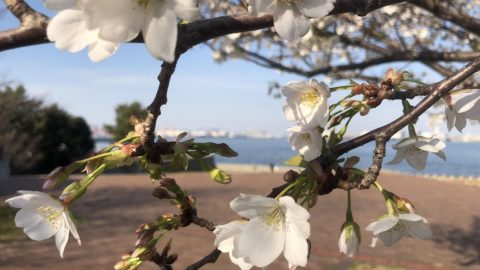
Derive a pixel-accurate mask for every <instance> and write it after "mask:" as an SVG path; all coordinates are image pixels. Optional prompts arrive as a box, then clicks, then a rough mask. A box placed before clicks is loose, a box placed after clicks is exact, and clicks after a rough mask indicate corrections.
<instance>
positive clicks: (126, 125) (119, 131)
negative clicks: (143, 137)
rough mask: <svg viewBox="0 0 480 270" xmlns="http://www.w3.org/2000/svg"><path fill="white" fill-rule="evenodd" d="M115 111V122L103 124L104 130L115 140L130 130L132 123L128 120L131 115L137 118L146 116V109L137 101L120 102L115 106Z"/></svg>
mask: <svg viewBox="0 0 480 270" xmlns="http://www.w3.org/2000/svg"><path fill="white" fill-rule="evenodd" d="M115 113H116V117H115V124H114V125H105V126H104V128H105V130H106V131H107V132H108V133H110V134H111V135H112V136H113V138H114V140H115V141H118V140H120V139H122V138H123V137H125V135H127V133H128V132H130V131H131V129H132V125H131V123H130V121H129V119H130V117H131V116H135V117H136V118H138V119H145V117H147V110H146V109H145V108H144V107H143V106H142V104H140V103H139V102H132V103H130V104H120V105H118V106H117V107H116V108H115Z"/></svg>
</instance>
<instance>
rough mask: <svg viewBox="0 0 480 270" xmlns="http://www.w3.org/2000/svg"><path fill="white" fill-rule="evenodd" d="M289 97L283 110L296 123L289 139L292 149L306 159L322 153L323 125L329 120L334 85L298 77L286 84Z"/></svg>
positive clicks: (283, 92)
mask: <svg viewBox="0 0 480 270" xmlns="http://www.w3.org/2000/svg"><path fill="white" fill-rule="evenodd" d="M282 94H283V95H284V96H285V97H286V103H285V105H284V106H283V113H284V115H285V117H286V119H287V120H288V121H292V122H295V126H293V127H292V128H290V129H288V131H289V132H290V136H289V138H288V141H289V142H290V144H291V145H292V149H293V150H296V151H298V152H299V153H300V154H301V155H303V159H304V160H305V161H311V160H313V159H315V158H316V157H318V156H320V154H321V151H322V141H323V138H322V128H324V127H325V126H326V124H327V122H328V115H329V111H328V103H327V99H328V98H329V97H330V89H329V88H328V86H327V85H326V84H325V83H323V82H318V81H316V80H314V79H312V80H310V81H309V82H308V83H306V82H302V81H294V82H290V83H288V84H286V85H285V86H283V88H282Z"/></svg>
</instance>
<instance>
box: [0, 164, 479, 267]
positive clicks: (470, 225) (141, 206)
mask: <svg viewBox="0 0 480 270" xmlns="http://www.w3.org/2000/svg"><path fill="white" fill-rule="evenodd" d="M171 177H174V178H176V179H177V181H178V182H179V183H180V184H181V185H182V186H183V187H184V188H185V189H186V190H188V191H189V192H190V193H191V194H193V195H194V196H196V198H197V201H198V203H197V205H198V209H199V211H200V212H199V215H200V216H202V217H206V218H208V219H210V220H212V221H214V222H215V223H217V224H223V223H227V222H229V221H230V220H232V219H234V218H235V217H236V216H235V214H234V213H233V212H231V211H230V209H229V207H228V204H226V202H229V201H230V200H231V199H233V198H235V197H236V196H237V195H238V193H240V192H242V193H247V194H266V193H268V192H269V190H270V187H271V186H273V185H278V184H280V183H281V182H280V181H281V179H282V177H281V175H279V174H270V173H266V174H247V173H241V174H235V175H234V182H233V183H232V184H230V185H227V186H222V185H220V184H216V183H212V182H211V181H210V180H209V179H208V177H207V176H206V175H205V174H203V173H180V174H172V175H171ZM32 181H34V180H32ZM381 181H382V182H383V184H384V186H385V188H388V189H391V190H392V191H395V192H396V193H397V194H399V195H403V196H406V197H408V198H409V199H410V200H411V201H412V202H414V203H415V206H416V207H417V210H418V212H419V214H421V215H422V216H424V217H426V218H427V219H428V220H429V222H430V223H431V226H432V228H433V230H434V232H435V237H434V239H433V240H432V241H419V240H412V239H402V240H401V241H400V242H399V243H398V244H396V245H395V246H393V247H391V248H385V247H383V245H381V244H380V245H378V246H377V247H376V248H374V249H372V248H370V247H369V246H368V245H369V244H370V240H371V236H370V235H369V233H368V232H366V231H362V236H363V243H362V246H361V251H360V255H359V256H358V257H357V258H355V259H354V260H351V259H348V258H346V257H344V256H342V255H340V254H339V253H338V248H337V241H338V236H339V230H340V229H339V228H340V226H341V224H342V223H343V222H344V217H345V214H344V211H345V205H346V193H345V192H342V191H334V192H332V194H330V195H327V196H323V197H321V198H319V200H318V204H317V206H316V207H315V208H314V209H313V210H312V219H311V223H312V238H311V241H312V254H311V259H310V262H309V264H308V267H307V269H353V266H355V265H357V266H358V265H359V264H364V263H365V264H370V265H375V264H379V265H387V266H388V265H395V266H399V267H401V268H400V269H413V270H429V269H436V270H440V269H480V210H479V209H480V196H478V193H479V191H480V188H478V187H474V186H466V185H461V184H452V183H444V182H437V181H429V180H425V179H420V178H415V177H411V176H402V175H394V174H385V175H384V176H383V177H381ZM151 188H152V184H151V182H150V181H149V180H148V179H147V178H146V177H145V176H143V175H142V176H140V175H117V176H103V177H101V178H100V179H98V181H97V182H96V183H95V184H94V186H93V188H92V189H91V190H90V191H89V192H88V193H87V195H86V196H85V198H84V199H83V200H82V201H80V202H79V205H77V206H76V207H75V209H74V212H75V214H76V216H77V217H78V218H79V220H80V222H81V223H80V225H79V232H80V236H81V238H82V246H81V247H79V246H78V245H77V244H76V243H75V242H74V241H70V242H69V243H68V245H67V248H66V251H65V259H63V260H61V259H60V258H59V256H58V252H57V250H56V248H55V245H54V242H53V240H51V239H50V240H48V241H43V242H34V241H29V240H25V241H16V242H13V243H1V242H0V269H4V270H20V269H22V270H23V269H48V270H63V269H69V270H80V269H95V270H96V269H113V265H114V263H115V262H116V261H117V260H118V259H119V257H120V256H121V254H123V253H125V252H128V251H129V249H130V248H132V246H133V243H134V242H135V234H134V231H135V229H136V227H137V226H138V225H139V224H141V223H147V222H150V221H151V220H153V219H154V218H155V217H156V216H158V215H161V214H162V213H165V212H168V211H175V209H174V208H172V207H171V206H170V205H168V203H167V202H166V201H159V200H157V199H155V198H153V197H151V195H150V191H151ZM352 196H353V203H354V215H355V218H356V221H357V222H358V223H359V224H360V226H361V227H362V228H364V227H365V226H366V225H367V224H368V223H369V222H370V221H371V220H372V219H374V218H376V217H378V216H379V215H382V214H384V213H385V211H386V210H385V205H384V203H383V202H382V198H381V195H380V194H379V193H378V192H377V191H375V190H368V191H362V192H353V193H352ZM171 236H172V237H173V240H174V241H173V249H174V250H175V251H176V252H177V253H178V254H179V257H180V259H179V261H178V262H177V263H176V269H184V267H185V266H186V265H188V264H189V263H191V262H193V261H195V260H197V259H199V258H201V257H202V256H203V255H205V254H206V253H207V252H209V251H210V250H212V248H213V247H212V244H213V239H214V237H213V235H212V234H211V233H210V232H207V231H205V230H204V229H201V228H197V227H193V226H192V227H191V228H187V229H182V231H181V232H180V233H178V232H177V233H173V234H171ZM166 240H168V238H166ZM141 269H156V268H155V267H154V266H152V265H145V266H143V268H141ZM205 269H238V268H237V267H235V266H232V264H231V263H230V262H229V260H228V256H221V258H220V260H219V262H218V263H217V264H215V265H211V266H209V267H206V268H205ZM269 269H287V267H286V262H284V261H283V260H279V261H278V262H276V263H275V264H274V266H272V267H271V268H269ZM355 269H361V268H355ZM384 269H385V268H384ZM395 269H397V268H395Z"/></svg>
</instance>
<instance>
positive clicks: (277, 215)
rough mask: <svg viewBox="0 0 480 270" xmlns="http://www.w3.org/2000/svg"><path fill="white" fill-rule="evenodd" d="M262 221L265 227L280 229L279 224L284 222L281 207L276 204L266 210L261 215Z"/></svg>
mask: <svg viewBox="0 0 480 270" xmlns="http://www.w3.org/2000/svg"><path fill="white" fill-rule="evenodd" d="M263 222H264V224H265V225H266V226H267V227H269V228H272V229H273V230H275V231H278V230H280V229H281V227H280V226H281V225H283V223H284V222H285V213H284V211H283V209H282V207H279V206H278V207H274V208H272V209H271V210H269V211H266V212H265V214H264V215H263Z"/></svg>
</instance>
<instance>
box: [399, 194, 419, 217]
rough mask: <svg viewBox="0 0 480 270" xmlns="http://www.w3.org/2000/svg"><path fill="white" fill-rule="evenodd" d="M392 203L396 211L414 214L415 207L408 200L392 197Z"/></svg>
mask: <svg viewBox="0 0 480 270" xmlns="http://www.w3.org/2000/svg"><path fill="white" fill-rule="evenodd" d="M394 201H395V204H396V206H397V208H398V210H400V211H402V212H405V213H410V214H415V206H414V205H413V203H412V202H411V201H409V200H408V199H406V198H399V197H398V196H396V195H394Z"/></svg>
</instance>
